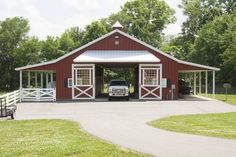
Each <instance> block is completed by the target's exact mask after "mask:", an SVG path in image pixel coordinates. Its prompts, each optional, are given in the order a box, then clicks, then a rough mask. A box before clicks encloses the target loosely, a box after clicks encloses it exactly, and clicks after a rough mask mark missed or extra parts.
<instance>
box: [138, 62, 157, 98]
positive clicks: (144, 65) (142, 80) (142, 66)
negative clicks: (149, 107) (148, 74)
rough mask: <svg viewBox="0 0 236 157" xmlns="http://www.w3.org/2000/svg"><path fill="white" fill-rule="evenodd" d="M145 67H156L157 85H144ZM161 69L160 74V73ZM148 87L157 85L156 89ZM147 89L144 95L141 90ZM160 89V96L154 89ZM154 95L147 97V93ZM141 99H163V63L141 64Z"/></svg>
mask: <svg viewBox="0 0 236 157" xmlns="http://www.w3.org/2000/svg"><path fill="white" fill-rule="evenodd" d="M145 69H156V70H157V74H158V75H157V77H158V78H157V85H144V73H142V71H143V70H145ZM159 70H160V74H159ZM146 87H155V88H154V89H151V90H149V89H147V88H146ZM142 89H143V90H145V91H147V93H145V94H144V95H142V93H141V91H142ZM158 89H159V96H158V95H157V94H155V93H154V91H156V90H158ZM149 94H151V95H153V96H154V97H151V98H149V97H146V96H147V95H149ZM139 99H141V100H145V99H151V100H161V99H162V64H139Z"/></svg>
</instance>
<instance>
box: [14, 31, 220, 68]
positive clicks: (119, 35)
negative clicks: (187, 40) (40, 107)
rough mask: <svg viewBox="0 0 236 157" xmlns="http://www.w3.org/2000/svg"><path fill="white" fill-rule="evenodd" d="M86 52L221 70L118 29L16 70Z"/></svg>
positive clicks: (67, 59) (63, 59) (42, 64)
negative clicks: (139, 55) (139, 53)
mask: <svg viewBox="0 0 236 157" xmlns="http://www.w3.org/2000/svg"><path fill="white" fill-rule="evenodd" d="M116 41H118V42H119V44H117V43H116ZM86 50H143V51H148V52H150V53H152V54H153V55H154V56H156V57H157V58H159V59H160V61H161V62H164V61H165V62H175V63H179V64H186V65H191V66H194V67H200V68H206V69H208V70H219V69H218V68H215V67H210V66H204V65H200V64H196V63H190V62H185V61H181V60H178V59H176V58H174V57H173V56H171V55H169V54H167V53H164V52H162V51H160V50H158V49H156V48H155V47H153V46H151V45H148V44H146V43H144V42H142V41H140V40H138V39H136V38H134V37H132V36H130V35H128V34H126V33H124V32H122V31H120V30H118V29H116V30H113V31H111V32H110V33H108V34H106V35H104V36H102V37H100V38H98V39H96V40H94V41H92V42H90V43H88V44H85V45H84V46H81V47H79V48H78V49H75V50H73V51H71V52H69V53H67V54H66V55H64V56H62V57H59V58H58V59H55V60H53V61H49V62H45V63H39V64H35V65H29V66H25V67H20V68H16V70H24V69H31V68H34V67H38V66H45V65H49V64H54V63H57V62H63V61H67V62H68V61H69V62H73V60H74V59H75V58H76V57H78V56H79V55H80V54H82V53H83V52H85V51H86Z"/></svg>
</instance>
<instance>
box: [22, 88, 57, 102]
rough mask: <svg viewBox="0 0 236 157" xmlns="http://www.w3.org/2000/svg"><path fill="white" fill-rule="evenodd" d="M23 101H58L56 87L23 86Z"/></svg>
mask: <svg viewBox="0 0 236 157" xmlns="http://www.w3.org/2000/svg"><path fill="white" fill-rule="evenodd" d="M21 100H22V101H56V90H55V89H54V88H22V89H21Z"/></svg>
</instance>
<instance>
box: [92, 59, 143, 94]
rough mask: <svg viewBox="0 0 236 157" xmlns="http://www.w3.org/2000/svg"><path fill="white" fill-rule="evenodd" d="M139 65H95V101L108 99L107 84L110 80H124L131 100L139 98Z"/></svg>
mask: <svg viewBox="0 0 236 157" xmlns="http://www.w3.org/2000/svg"><path fill="white" fill-rule="evenodd" d="M138 68H139V65H138V64H113V65H110V64H109V65H108V64H96V66H95V80H96V87H95V95H96V99H99V98H107V97H108V84H109V82H110V81H111V80H117V79H120V80H126V81H127V82H128V84H129V92H130V98H131V99H138V96H139V89H138V84H139V69H138Z"/></svg>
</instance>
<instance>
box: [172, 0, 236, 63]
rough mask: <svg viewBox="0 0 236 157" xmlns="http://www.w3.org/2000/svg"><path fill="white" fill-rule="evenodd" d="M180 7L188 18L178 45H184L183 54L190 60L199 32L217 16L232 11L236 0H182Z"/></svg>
mask: <svg viewBox="0 0 236 157" xmlns="http://www.w3.org/2000/svg"><path fill="white" fill-rule="evenodd" d="M180 7H181V8H182V9H183V11H184V15H186V16H187V20H186V21H185V22H184V23H183V25H182V33H181V35H180V36H179V37H178V41H179V42H177V43H176V46H178V47H181V46H182V48H181V50H182V51H181V53H183V54H182V56H185V59H187V60H189V59H190V58H189V57H190V56H189V54H190V53H191V52H192V46H193V43H194V41H195V38H196V36H197V32H198V31H199V30H200V29H201V28H202V27H203V26H204V25H205V24H207V23H208V22H211V21H213V20H214V19H215V18H216V17H219V16H222V15H223V14H225V13H228V14H230V13H232V11H233V9H234V8H235V7H236V3H235V0H182V4H181V5H180Z"/></svg>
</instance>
